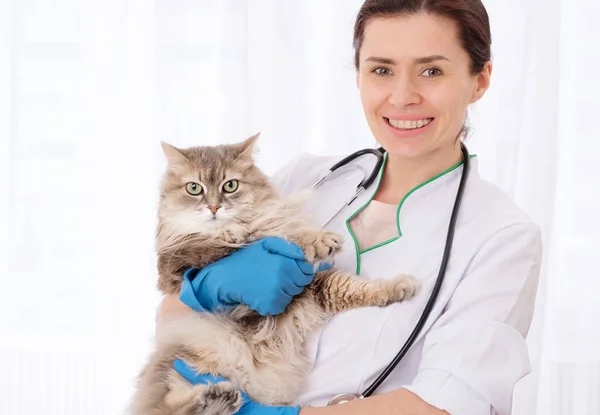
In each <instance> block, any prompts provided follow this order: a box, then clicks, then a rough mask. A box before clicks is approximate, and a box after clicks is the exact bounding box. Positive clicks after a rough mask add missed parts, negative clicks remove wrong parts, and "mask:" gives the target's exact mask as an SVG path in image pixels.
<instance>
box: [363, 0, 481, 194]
mask: <svg viewBox="0 0 600 415" xmlns="http://www.w3.org/2000/svg"><path fill="white" fill-rule="evenodd" d="M383 16H385V18H378V17H383ZM490 38H491V36H490V28H489V23H488V22H487V13H486V12H485V9H484V7H483V5H482V4H481V2H479V1H463V0H443V1H425V2H424V1H422V0H418V1H417V0H412V1H404V2H386V1H381V0H375V1H367V2H366V3H365V5H364V6H363V8H362V10H361V13H360V15H359V17H358V19H357V23H356V27H355V41H354V44H355V47H356V53H355V65H356V70H357V75H356V82H357V85H358V88H359V90H360V96H361V101H362V105H363V109H364V112H365V115H366V119H367V122H368V124H369V127H370V128H371V130H372V131H373V134H374V135H375V136H377V139H378V141H379V143H380V144H381V145H382V146H383V147H385V149H386V150H387V151H388V153H389V167H388V169H389V170H388V172H389V174H385V176H384V182H383V186H384V189H385V188H386V187H388V186H390V185H395V183H392V182H391V177H393V176H395V177H400V176H402V175H406V174H403V173H402V172H404V173H408V172H409V171H411V170H413V169H414V167H415V166H416V165H422V166H428V167H427V168H425V169H424V170H421V171H420V173H418V174H414V173H413V174H411V176H412V177H413V180H412V181H411V182H408V183H405V184H404V190H405V192H406V191H408V190H409V189H410V188H412V187H414V186H415V185H417V184H418V183H420V182H423V181H424V180H426V179H427V177H431V176H434V175H436V174H439V173H440V172H441V171H443V170H444V169H445V168H447V167H448V166H450V165H452V164H454V163H457V162H458V161H459V160H460V137H461V135H462V134H463V133H464V132H465V120H466V113H467V108H468V106H469V105H470V104H473V103H475V102H477V101H478V100H479V99H480V98H481V97H482V96H483V95H484V93H485V91H486V90H487V89H488V87H489V85H490V77H491V72H492V65H491V62H490V53H491V52H490V42H491V39H490ZM399 44H401V45H402V47H399ZM391 172H394V173H393V174H392V173H391ZM382 193H383V192H382ZM402 196H403V195H399V197H400V198H401V197H402ZM387 200H388V201H390V202H391V201H395V202H396V203H397V202H399V199H398V197H397V198H396V200H390V199H389V198H388V199H387Z"/></svg>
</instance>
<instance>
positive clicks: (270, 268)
mask: <svg viewBox="0 0 600 415" xmlns="http://www.w3.org/2000/svg"><path fill="white" fill-rule="evenodd" d="M332 266H333V264H323V265H321V266H320V267H319V269H317V272H318V271H324V270H326V269H329V268H331V267H332ZM314 273H315V271H314V269H313V265H311V264H309V263H308V262H306V258H305V257H304V253H303V252H302V250H301V249H300V247H298V246H297V245H295V244H292V243H290V242H287V241H285V240H283V239H281V238H275V237H269V238H264V239H260V240H258V241H257V242H255V243H253V244H251V245H249V246H247V247H244V248H241V249H239V250H237V251H235V252H233V253H232V254H231V255H229V256H227V257H225V258H222V259H220V260H218V261H215V262H214V263H212V264H209V265H208V266H206V267H204V268H202V269H201V270H198V269H196V268H192V269H189V270H187V271H186V272H185V274H184V275H183V279H184V281H183V283H182V286H181V292H180V295H179V299H180V300H181V301H182V302H183V303H185V304H186V305H187V306H188V307H190V308H192V309H194V310H196V311H209V312H211V311H214V310H216V309H218V308H219V307H228V306H233V305H235V304H245V305H247V306H248V307H250V308H251V309H252V310H255V311H256V312H258V313H259V314H261V315H263V316H265V315H276V314H280V313H282V312H283V311H284V310H285V308H286V307H287V306H288V304H289V303H290V302H291V301H292V298H293V297H294V296H295V295H298V294H300V293H301V292H302V291H303V290H304V287H305V286H306V285H308V284H309V283H310V282H311V281H312V279H313V277H314Z"/></svg>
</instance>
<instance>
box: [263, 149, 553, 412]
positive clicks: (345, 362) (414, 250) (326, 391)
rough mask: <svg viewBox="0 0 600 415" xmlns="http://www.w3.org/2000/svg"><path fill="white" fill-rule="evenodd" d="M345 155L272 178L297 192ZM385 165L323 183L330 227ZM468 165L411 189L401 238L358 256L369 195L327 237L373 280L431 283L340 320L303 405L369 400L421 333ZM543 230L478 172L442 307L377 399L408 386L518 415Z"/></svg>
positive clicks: (321, 214) (463, 406) (350, 265)
mask: <svg viewBox="0 0 600 415" xmlns="http://www.w3.org/2000/svg"><path fill="white" fill-rule="evenodd" d="M340 158H341V157H323V156H312V155H302V156H301V157H299V158H297V159H296V160H294V161H293V162H292V163H290V164H288V165H287V166H286V167H285V168H283V169H282V170H281V171H279V172H278V173H277V174H276V175H275V176H274V180H275V183H276V185H277V186H278V188H279V190H280V191H281V192H282V193H284V194H287V193H289V192H291V191H293V190H296V189H302V188H306V187H308V186H310V185H311V184H312V183H314V182H315V181H316V180H317V179H318V178H320V177H321V176H322V175H323V174H325V172H326V171H327V170H328V169H329V168H330V167H331V166H332V165H333V164H334V163H335V162H337V161H338V160H339V159H340ZM374 162H375V158H374V157H372V156H363V157H361V158H359V159H358V160H356V161H354V162H353V163H352V167H348V168H346V169H340V170H343V171H339V172H338V173H336V174H335V175H333V177H332V178H330V179H328V180H327V181H325V182H324V183H323V184H322V185H321V186H320V187H319V188H318V190H317V191H316V192H315V194H314V196H313V197H312V198H311V199H310V200H309V204H308V206H307V209H308V212H309V213H310V216H311V218H312V219H313V220H314V224H315V225H316V226H320V225H321V224H322V223H323V222H324V221H325V220H326V219H328V218H329V217H330V215H331V214H332V213H333V212H334V211H335V210H336V209H338V208H339V206H341V205H342V204H343V202H344V201H346V200H347V199H348V197H350V196H351V195H352V194H353V193H354V191H355V189H356V186H357V184H358V183H359V182H360V181H361V180H362V178H363V172H366V173H367V174H368V173H369V172H370V171H371V169H372V167H373V165H374ZM461 173H462V164H460V165H459V166H457V167H456V166H455V168H454V169H451V171H448V172H445V173H444V174H442V175H440V176H438V177H437V178H434V179H433V180H431V181H429V182H427V183H425V184H423V185H421V186H419V187H417V188H416V189H414V190H413V191H412V192H410V193H409V194H408V195H407V197H406V198H405V200H404V201H403V202H402V203H401V204H400V209H399V216H398V229H399V238H397V239H395V240H393V241H391V242H389V243H387V244H383V245H382V246H379V247H377V248H375V249H370V250H366V251H365V252H363V253H357V250H356V248H355V243H354V240H353V235H352V234H351V233H350V228H349V226H347V223H346V222H347V220H348V219H349V218H351V216H352V215H353V214H354V213H355V212H356V211H357V210H358V209H359V208H361V207H362V206H363V205H365V204H366V203H368V201H369V200H370V199H371V198H372V196H373V194H374V193H375V190H376V188H377V186H378V184H379V181H378V180H377V181H376V182H375V183H374V184H373V185H372V186H371V188H370V189H368V190H367V191H366V192H364V193H363V194H362V195H361V196H360V197H359V199H358V200H357V201H356V202H355V203H354V204H353V205H352V207H351V208H349V209H348V210H346V211H345V212H344V213H343V214H342V215H340V216H338V218H337V219H336V220H334V221H333V222H332V223H330V224H329V225H328V226H327V228H328V229H330V230H333V231H336V232H338V233H340V234H341V235H343V237H344V238H345V243H344V248H343V251H342V252H341V253H340V254H339V255H338V256H337V259H336V266H337V267H339V268H341V269H345V270H347V271H351V272H357V273H358V274H359V275H360V276H361V277H364V278H390V277H392V276H394V275H397V274H401V273H409V274H411V275H413V276H415V277H416V278H418V279H419V280H420V281H421V284H422V288H421V289H420V291H419V293H418V294H417V295H416V297H414V298H413V299H411V300H410V301H407V302H402V303H397V304H393V305H391V306H388V307H385V308H377V307H373V308H362V309H357V310H352V311H349V312H346V313H343V314H340V315H337V316H335V317H334V318H333V319H332V320H331V321H330V322H329V323H328V324H327V325H326V326H325V327H324V329H323V330H321V331H319V332H317V333H315V335H314V336H313V337H312V339H311V340H310V341H309V344H308V349H309V353H310V356H311V357H312V358H313V361H314V364H313V368H312V371H311V374H310V376H309V379H308V382H307V384H306V386H305V388H304V390H303V392H302V394H301V396H300V398H299V399H298V401H297V403H300V404H305V405H312V406H323V405H326V404H327V402H328V401H329V399H330V398H331V397H332V396H333V395H336V394H338V393H360V392H362V391H363V390H364V389H365V388H366V387H367V386H368V385H369V384H370V383H371V382H372V381H373V380H374V379H375V378H376V377H377V375H378V374H379V373H380V372H381V370H382V369H383V368H384V367H385V366H386V365H387V364H388V363H389V362H390V361H391V360H392V358H393V357H394V355H395V354H396V353H397V352H398V350H399V349H400V347H401V346H402V345H403V344H404V342H405V341H406V339H407V337H408V335H409V334H410V332H411V331H412V330H413V328H414V325H415V323H416V322H417V320H418V319H419V317H420V316H421V313H422V310H423V308H424V306H425V303H426V302H427V300H428V298H429V295H430V293H431V290H432V287H433V284H434V282H435V280H436V277H437V274H438V270H439V266H440V262H441V258H442V252H443V249H444V243H445V239H446V232H447V229H448V223H449V218H450V214H451V211H452V206H453V204H454V200H455V196H456V191H457V188H458V183H459V180H460V176H461ZM541 255H542V242H541V237H540V230H539V227H538V226H537V225H536V224H534V223H533V222H532V221H531V219H530V218H528V217H527V216H526V215H525V214H524V213H523V212H522V211H521V210H520V209H519V208H517V207H516V205H515V204H514V203H513V202H512V201H511V200H510V199H509V198H508V197H507V195H505V194H504V193H503V192H502V191H501V190H500V189H498V188H497V187H495V186H493V185H492V184H490V183H488V182H486V181H485V180H483V179H482V178H481V177H480V176H479V174H478V172H477V158H476V157H475V158H471V170H470V174H469V177H468V181H467V184H466V189H465V193H464V199H463V202H462V204H461V210H460V214H459V217H458V221H457V226H456V231H455V239H454V244H453V248H452V255H451V257H450V261H449V263H448V268H447V272H446V276H445V280H444V284H443V287H442V290H441V292H440V295H439V297H438V300H437V303H436V304H435V307H434V308H433V310H432V313H431V315H430V317H429V319H428V321H427V323H426V325H425V327H424V329H423V331H422V332H421V334H420V335H419V337H418V338H417V341H416V342H415V344H414V345H413V347H412V349H411V350H410V351H409V352H408V354H407V355H406V356H405V358H404V360H403V361H402V362H400V364H399V365H398V366H397V367H396V369H395V370H394V372H393V373H392V374H391V375H390V376H389V377H388V379H387V380H386V381H385V382H384V383H383V384H382V385H381V386H380V388H379V389H378V390H377V392H376V393H381V392H385V391H391V390H394V389H398V388H403V387H404V388H407V389H409V390H410V391H412V392H414V393H415V394H417V395H419V396H420V397H421V398H422V399H424V400H425V401H426V402H428V403H429V404H431V405H433V406H435V407H437V408H439V409H442V410H446V411H448V412H449V413H450V414H452V415H490V414H497V415H508V414H510V413H511V406H512V394H513V388H514V386H515V384H516V382H517V381H518V380H519V379H521V378H522V377H523V376H525V375H527V374H528V373H529V371H530V364H529V357H528V350H527V346H526V343H525V337H526V335H527V331H528V329H529V326H530V323H531V320H532V314H533V310H534V302H535V296H536V291H537V285H538V277H539V273H540V263H541Z"/></svg>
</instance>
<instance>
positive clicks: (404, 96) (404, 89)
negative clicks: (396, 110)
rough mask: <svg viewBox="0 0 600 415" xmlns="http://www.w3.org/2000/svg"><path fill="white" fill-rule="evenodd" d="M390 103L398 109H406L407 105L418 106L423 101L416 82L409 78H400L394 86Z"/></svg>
mask: <svg viewBox="0 0 600 415" xmlns="http://www.w3.org/2000/svg"><path fill="white" fill-rule="evenodd" d="M392 88H393V89H392V90H391V91H390V95H389V101H390V103H391V104H392V105H394V106H396V107H405V106H407V105H418V104H420V103H421V102H422V101H423V97H422V96H421V94H420V93H419V91H418V89H417V87H416V85H415V84H414V81H412V80H411V79H409V78H407V77H398V78H397V81H396V82H395V83H394V84H393V85H392Z"/></svg>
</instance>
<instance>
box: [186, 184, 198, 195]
mask: <svg viewBox="0 0 600 415" xmlns="http://www.w3.org/2000/svg"><path fill="white" fill-rule="evenodd" d="M185 190H187V192H188V193H189V194H191V195H192V196H198V195H199V194H201V193H202V186H200V185H199V184H198V183H194V182H190V183H188V184H186V185H185Z"/></svg>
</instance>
